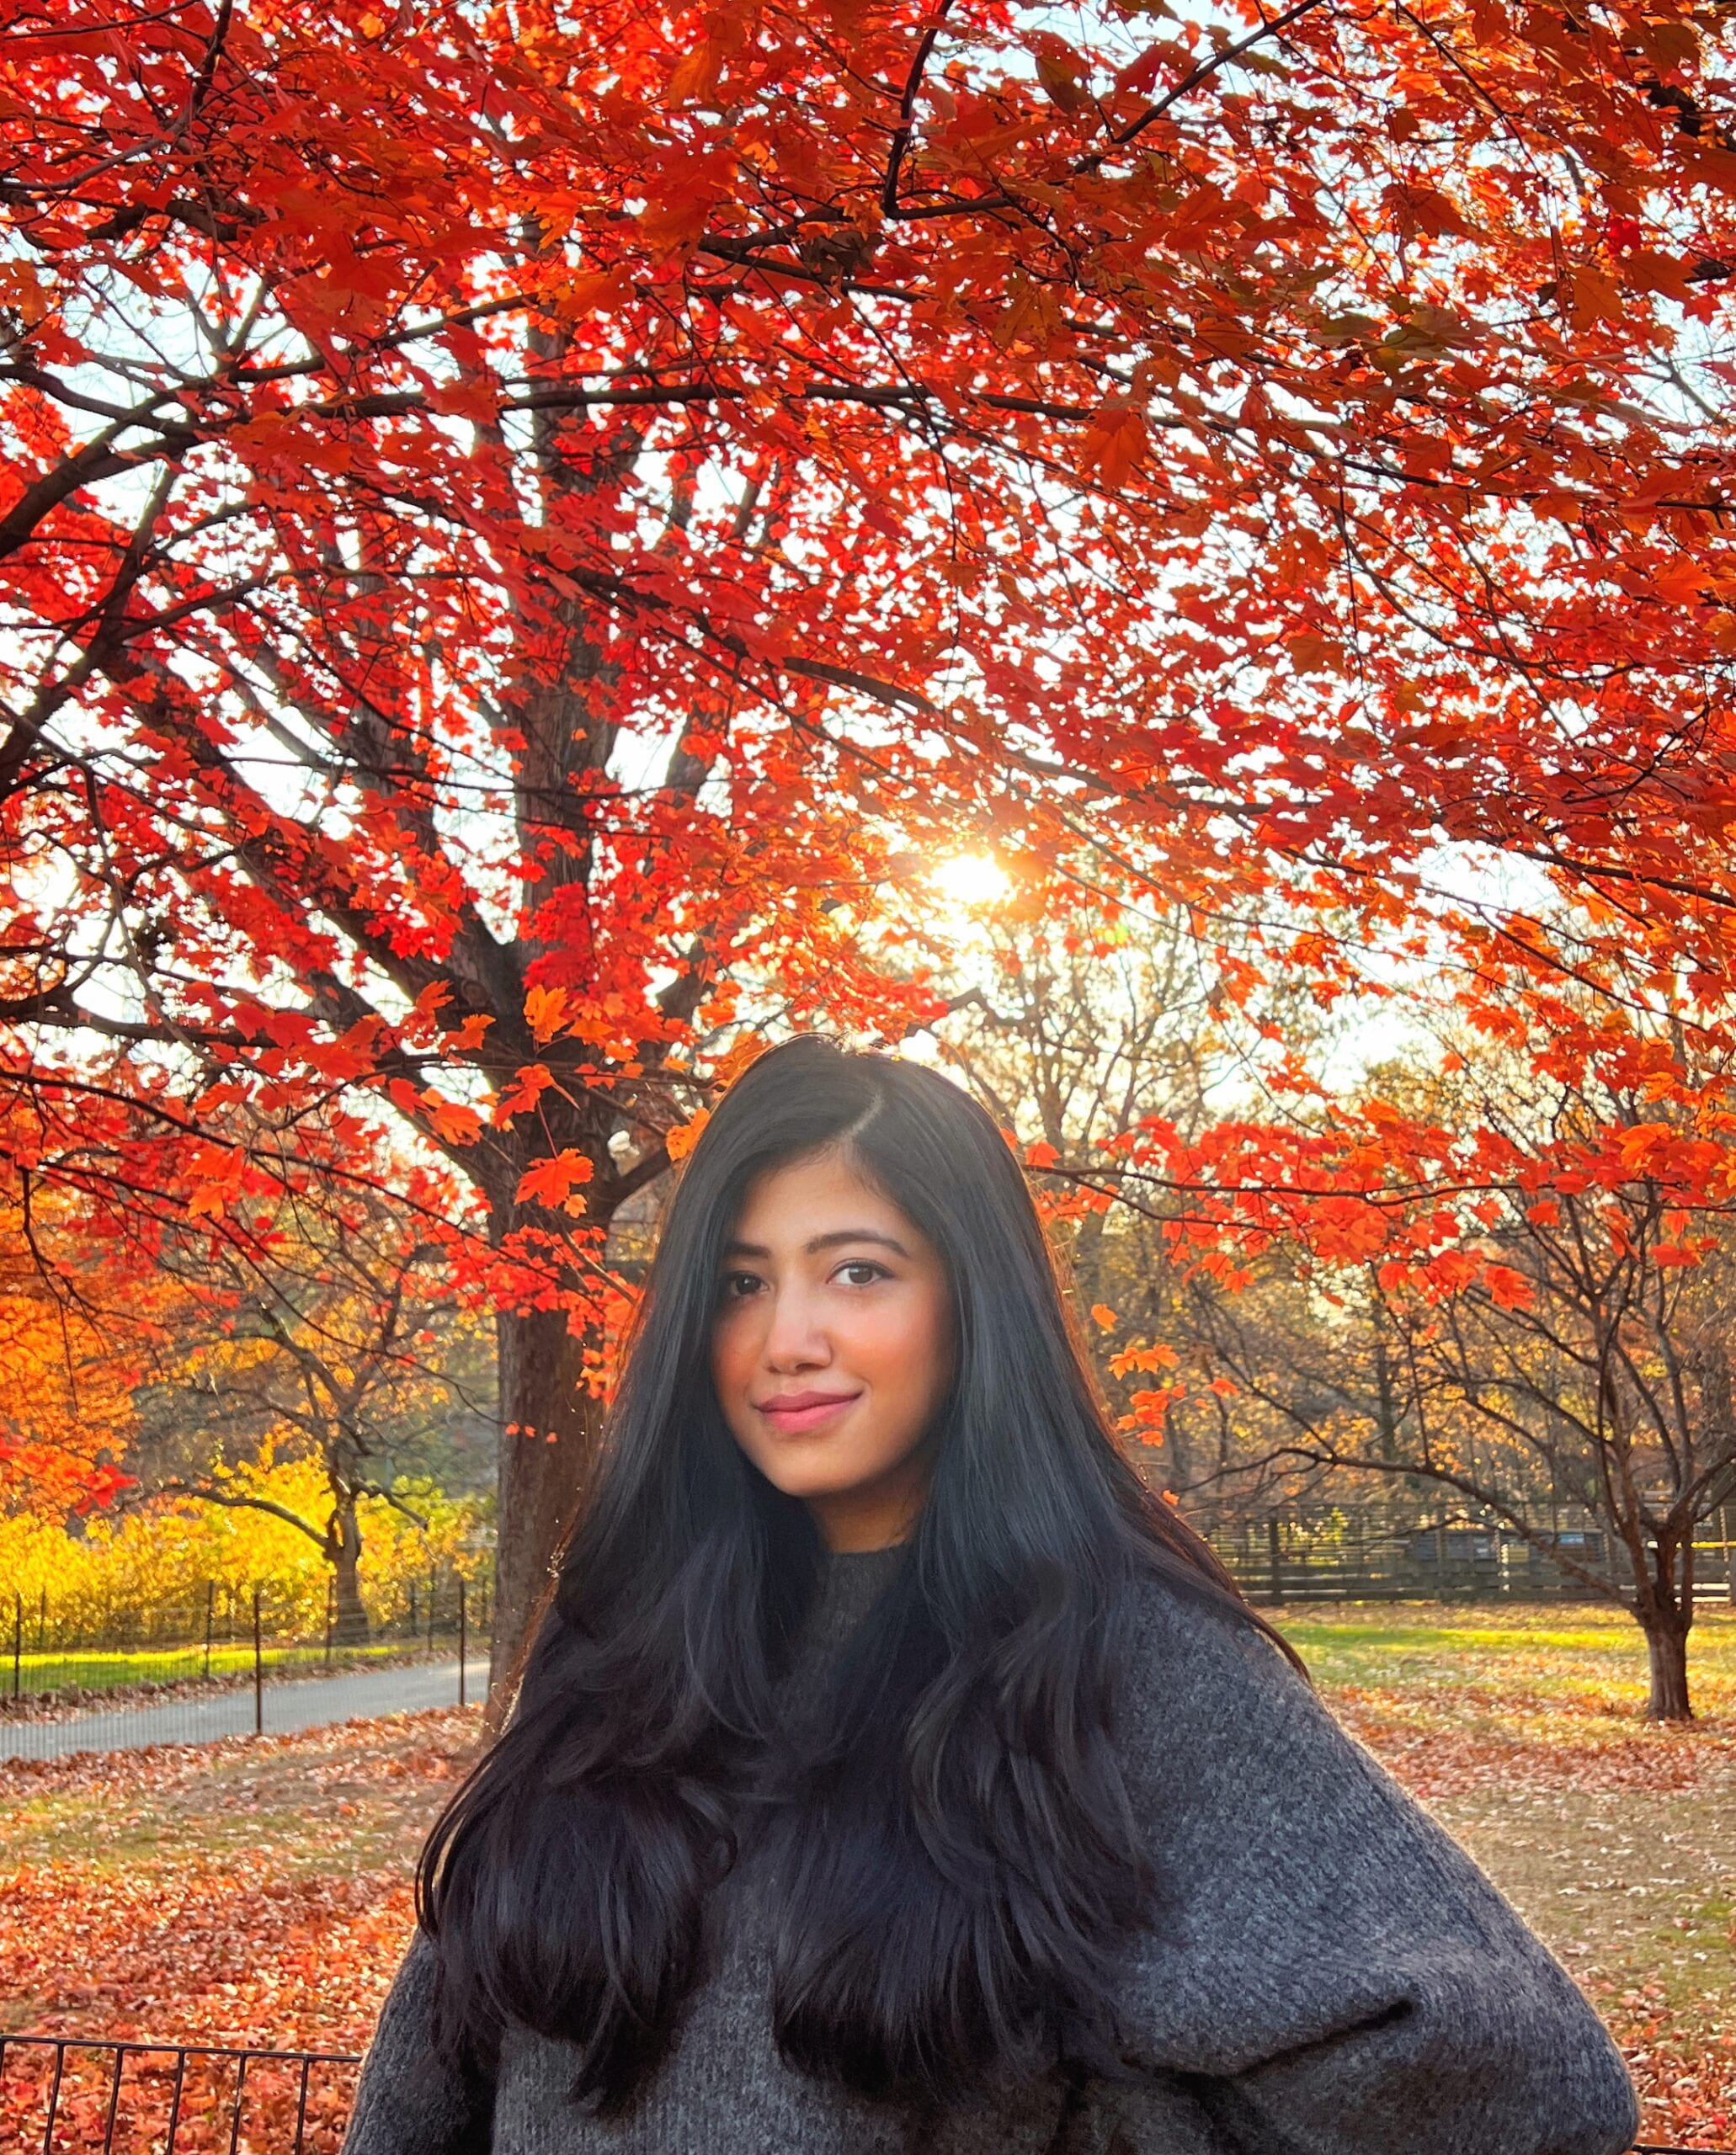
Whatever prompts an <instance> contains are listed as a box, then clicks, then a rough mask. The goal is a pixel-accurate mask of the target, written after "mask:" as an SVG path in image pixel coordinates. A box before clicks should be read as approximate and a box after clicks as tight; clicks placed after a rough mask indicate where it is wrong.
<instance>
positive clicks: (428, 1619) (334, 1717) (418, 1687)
mask: <svg viewBox="0 0 1736 2155" xmlns="http://www.w3.org/2000/svg"><path fill="white" fill-rule="evenodd" d="M483 1606H484V1608H485V1609H486V1607H487V1602H486V1600H485V1601H484V1604H483ZM8 1614H9V1615H10V1618H11V1621H10V1623H9V1624H6V1623H5V1618H6V1616H7V1615H8ZM418 1614H419V1616H420V1620H419V1621H418V1625H417V1626H416V1629H415V1630H414V1631H406V1630H404V1629H402V1628H401V1627H393V1628H391V1629H387V1630H385V1631H375V1632H374V1633H372V1634H371V1636H370V1638H369V1639H368V1641H367V1642H365V1643H361V1642H357V1643H355V1644H353V1645H351V1644H345V1643H343V1642H339V1641H338V1638H337V1637H336V1636H335V1626H333V1624H332V1622H331V1621H330V1620H329V1619H328V1620H327V1624H326V1626H325V1627H324V1630H323V1632H322V1633H318V1632H317V1633H314V1634H313V1635H312V1636H308V1635H306V1634H297V1633H296V1632H294V1631H289V1630H286V1629H285V1628H284V1627H283V1626H281V1625H280V1626H277V1627H275V1628H274V1626H273V1625H272V1622H271V1619H270V1614H269V1603H268V1601H267V1599H266V1597H265V1595H264V1594H263V1593H261V1592H256V1593H254V1594H252V1595H251V1596H250V1597H248V1600H247V1602H246V1603H244V1604H242V1615H241V1617H240V1620H238V1621H237V1620H233V1619H231V1620H229V1621H228V1622H226V1625H225V1626H224V1631H225V1634H226V1635H225V1636H222V1637H221V1638H218V1637H216V1636H213V1633H214V1629H215V1627H214V1626H212V1625H211V1624H210V1622H209V1621H208V1622H207V1624H206V1626H205V1634H204V1636H203V1637H202V1638H201V1637H200V1636H197V1634H195V1636H194V1638H193V1640H192V1641H191V1642H190V1643H188V1644H184V1645H182V1646H180V1647H175V1646H172V1645H163V1644H160V1643H159V1644H155V1645H152V1647H148V1648H137V1647H135V1648H131V1649H127V1648H124V1647H117V1648H107V1649H103V1648H98V1647H86V1648H85V1649H84V1650H83V1653H82V1654H81V1653H80V1652H77V1650H72V1651H71V1652H68V1651H67V1650H65V1649H63V1650H62V1651H61V1652H58V1653H56V1652H53V1651H32V1650H31V1647H30V1645H29V1644H28V1643H27V1642H28V1641H29V1625H28V1620H27V1616H26V1613H25V1610H24V1604H23V1599H22V1597H21V1596H19V1595H16V1594H14V1596H13V1605H12V1608H11V1610H9V1611H8V1610H5V1608H4V1607H3V1605H0V1626H3V1629H0V1759H15V1758H16V1759H49V1758H59V1757H63V1756H65V1755H66V1754H67V1753H69V1752H72V1751H81V1750H86V1751H112V1750H117V1749H124V1748H127V1747H129V1746H131V1745H137V1744H140V1743H210V1742H213V1741H215V1740H216V1739H217V1738H218V1737H226V1736H242V1735H246V1734H248V1733H252V1734H253V1735H256V1736H263V1735H265V1734H267V1733H270V1734H274V1735H275V1734H280V1733H283V1732H285V1731H288V1730H291V1729H296V1728H302V1727H310V1726H312V1725H314V1724H316V1723H319V1722H326V1721H349V1720H354V1719H355V1718H357V1717H358V1716H361V1717H367V1716H371V1715H375V1714H382V1713H398V1712H413V1711H420V1710H422V1709H424V1708H428V1707H434V1706H445V1705H450V1704H454V1703H455V1704H456V1705H461V1706H462V1705H475V1704H477V1702H478V1701H479V1700H480V1699H481V1698H482V1695H484V1694H485V1693H486V1691H487V1665H488V1657H489V1642H488V1639H487V1632H486V1630H479V1627H478V1626H477V1623H476V1621H475V1614H476V1610H475V1604H474V1603H473V1602H472V1600H471V1596H470V1594H469V1590H468V1583H467V1582H466V1580H465V1579H464V1578H461V1577H460V1578H455V1579H454V1580H452V1581H451V1583H450V1589H449V1590H448V1591H447V1592H445V1593H443V1594H439V1595H436V1594H434V1591H433V1589H432V1584H430V1588H429V1592H428V1594H426V1595H425V1597H424V1599H423V1611H422V1612H418ZM8 1631H9V1633H10V1636H9V1637H8V1636H6V1634H7V1632H8Z"/></svg>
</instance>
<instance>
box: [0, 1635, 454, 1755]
mask: <svg viewBox="0 0 1736 2155" xmlns="http://www.w3.org/2000/svg"><path fill="white" fill-rule="evenodd" d="M465 1677H466V1683H465V1697H466V1699H467V1700H469V1701H470V1703H471V1705H476V1704H477V1703H478V1702H479V1701H480V1700H481V1698H482V1691H483V1688H484V1686H485V1685H486V1684H487V1680H488V1664H487V1662H486V1661H483V1660H477V1661H472V1662H470V1663H467V1664H466V1670H465ZM264 1695H265V1716H264V1718H265V1733H266V1734H267V1735H268V1736H281V1735H285V1734H287V1733H288V1732H289V1731H290V1730H291V1729H296V1728H319V1727H323V1726H324V1725H325V1724H326V1723H327V1722H328V1721H360V1720H364V1719H367V1718H369V1717H370V1716H373V1715H375V1714H413V1713H420V1712H421V1711H423V1710H424V1709H425V1708H427V1707H429V1706H455V1705H457V1704H458V1663H456V1662H455V1661H431V1662H418V1663H412V1664H411V1665H410V1666H409V1667H407V1668H373V1669H363V1670H359V1671H358V1672H357V1673H354V1674H353V1675H349V1676H316V1677H304V1678H302V1679H300V1680H298V1681H296V1682H294V1683H287V1684H266V1685H265V1686H264ZM252 1733H253V1686H252V1684H248V1685H246V1686H244V1687H243V1688H242V1689H238V1690H234V1691H220V1692H218V1693H217V1694H216V1696H215V1697H212V1698H209V1699H171V1700H168V1703H167V1704H166V1705H160V1706H123V1707H120V1708H115V1709H106V1708H103V1707H98V1708H96V1709H95V1710H94V1711H92V1712H90V1713H83V1714H77V1715H75V1716H72V1719H71V1720H68V1721H10V1722H4V1721H0V1759H62V1758H65V1757H66V1756H67V1753H69V1752H73V1751H136V1750H138V1749H139V1748H141V1746H143V1745H145V1744H146V1743H210V1742H211V1741H212V1740H213V1738H215V1737H219V1736H250V1735H251V1734H252Z"/></svg>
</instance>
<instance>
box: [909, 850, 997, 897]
mask: <svg viewBox="0 0 1736 2155" xmlns="http://www.w3.org/2000/svg"><path fill="white" fill-rule="evenodd" d="M929 881H931V882H932V883H933V884H934V885H935V888H936V889H937V890H939V891H940V892H941V893H942V895H943V896H944V897H947V898H949V899H951V902H952V903H953V904H954V905H956V906H961V907H972V906H987V905H993V903H994V902H995V901H996V900H997V899H998V898H1004V897H1005V896H1006V895H1007V893H1008V891H1010V890H1011V889H1012V887H1013V886H1012V881H1011V879H1010V878H1009V875H1008V874H1007V871H1006V870H1005V869H1004V868H1003V867H1002V866H1001V865H1000V863H999V862H998V860H995V859H992V858H991V857H990V856H989V855H988V854H981V853H961V854H955V855H954V856H953V857H952V859H951V860H943V861H941V862H940V863H939V864H938V865H936V867H935V869H934V870H933V872H932V873H931V875H930V876H929Z"/></svg>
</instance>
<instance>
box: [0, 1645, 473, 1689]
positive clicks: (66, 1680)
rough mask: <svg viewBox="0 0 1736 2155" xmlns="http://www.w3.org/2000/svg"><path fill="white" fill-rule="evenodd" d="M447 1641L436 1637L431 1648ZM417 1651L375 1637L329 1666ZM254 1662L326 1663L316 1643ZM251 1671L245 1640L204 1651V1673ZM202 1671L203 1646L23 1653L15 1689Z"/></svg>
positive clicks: (343, 1651)
mask: <svg viewBox="0 0 1736 2155" xmlns="http://www.w3.org/2000/svg"><path fill="white" fill-rule="evenodd" d="M448 1643H449V1642H446V1641H445V1640H438V1639H437V1640H436V1642H435V1644H436V1646H437V1647H445V1646H446V1645H448ZM450 1649H451V1651H452V1652H457V1641H456V1640H452V1641H451V1642H450ZM419 1651H421V1648H420V1646H419V1644H418V1642H417V1641H415V1640H413V1639H388V1640H378V1641H375V1642H373V1643H371V1644H370V1645H368V1646H365V1647H333V1650H332V1659H331V1668H332V1669H333V1673H338V1672H340V1671H342V1670H343V1669H347V1668H367V1667H368V1666H370V1664H373V1663H380V1662H383V1661H386V1660H388V1659H391V1658H393V1657H403V1656H405V1655H408V1654H413V1653H416V1652H419ZM470 1651H471V1653H472V1654H473V1655H477V1654H482V1653H485V1652H487V1642H486V1641H485V1640H477V1639H475V1638H473V1639H472V1640H471V1642H470ZM259 1658H260V1663H261V1666H262V1668H264V1672H265V1673H267V1674H268V1675H277V1676H281V1675H283V1674H285V1673H290V1672H292V1671H296V1670H313V1671H322V1670H323V1669H324V1668H325V1667H326V1650H325V1647H323V1646H322V1645H320V1646H306V1647H272V1646H268V1647H263V1648H262V1650H261V1652H260V1657H259ZM210 1674H211V1676H212V1677H213V1678H214V1679H216V1678H218V1677H229V1678H233V1677H245V1676H251V1675H252V1674H253V1646H252V1644H251V1642H248V1643H246V1644H242V1645H232V1646H217V1645H213V1647H211V1653H210ZM204 1675H205V1648H204V1647H202V1646H199V1647H157V1648H144V1649H138V1650H135V1651H130V1652H119V1651H117V1652H83V1653H64V1654H55V1653H26V1654H21V1655H20V1656H19V1663H18V1678H19V1691H20V1692H21V1693H22V1695H24V1697H26V1698H29V1697H30V1696H32V1695H41V1694H42V1693H44V1692H48V1691H61V1690H66V1689H70V1688H71V1687H72V1685H73V1684H77V1685H78V1686H79V1688H80V1689H83V1690H86V1691H120V1690H126V1689H131V1688H134V1687H136V1686H137V1685H140V1684H176V1683H186V1682H189V1681H198V1680H199V1679H202V1678H203V1676H204ZM12 1695H13V1668H12V1657H11V1656H10V1655H9V1654H3V1653H0V1698H10V1697H11V1696H12Z"/></svg>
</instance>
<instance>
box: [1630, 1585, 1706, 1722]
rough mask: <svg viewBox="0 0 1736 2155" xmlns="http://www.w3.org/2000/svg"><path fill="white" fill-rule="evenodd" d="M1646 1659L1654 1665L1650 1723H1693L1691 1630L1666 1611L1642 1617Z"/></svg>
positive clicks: (1679, 1618) (1642, 1615) (1649, 1709)
mask: <svg viewBox="0 0 1736 2155" xmlns="http://www.w3.org/2000/svg"><path fill="white" fill-rule="evenodd" d="M1640 1623H1641V1625H1642V1626H1643V1628H1644V1631H1645V1635H1646V1655H1647V1658H1648V1661H1649V1663H1650V1664H1651V1674H1652V1691H1651V1696H1650V1698H1649V1699H1648V1700H1647V1702H1646V1718H1647V1720H1648V1721H1692V1719H1693V1718H1694V1709H1693V1705H1692V1703H1691V1700H1690V1698H1689V1695H1688V1626H1687V1624H1686V1623H1685V1621H1684V1620H1683V1619H1682V1618H1681V1617H1680V1615H1675V1614H1673V1613H1669V1612H1665V1611H1662V1610H1659V1611H1656V1612H1653V1613H1642V1614H1641V1616H1640Z"/></svg>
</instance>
